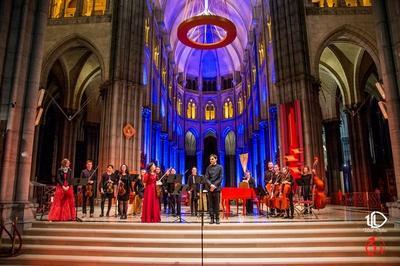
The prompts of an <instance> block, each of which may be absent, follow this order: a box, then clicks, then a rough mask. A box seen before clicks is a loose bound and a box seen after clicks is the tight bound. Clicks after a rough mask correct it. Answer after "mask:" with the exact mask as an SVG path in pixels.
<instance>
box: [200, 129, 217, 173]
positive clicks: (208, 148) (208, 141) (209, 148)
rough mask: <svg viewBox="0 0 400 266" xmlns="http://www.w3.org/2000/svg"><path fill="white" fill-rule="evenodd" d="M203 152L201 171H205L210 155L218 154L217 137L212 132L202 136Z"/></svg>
mask: <svg viewBox="0 0 400 266" xmlns="http://www.w3.org/2000/svg"><path fill="white" fill-rule="evenodd" d="M203 144H204V152H203V169H202V173H205V172H206V168H207V166H208V165H209V164H210V159H209V157H210V155H211V154H216V155H218V146H217V137H216V136H215V135H214V134H208V135H207V136H206V137H205V138H204V142H203Z"/></svg>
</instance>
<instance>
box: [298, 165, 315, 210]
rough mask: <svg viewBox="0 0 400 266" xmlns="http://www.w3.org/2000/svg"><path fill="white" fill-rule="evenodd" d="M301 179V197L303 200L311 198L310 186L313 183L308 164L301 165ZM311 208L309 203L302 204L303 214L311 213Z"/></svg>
mask: <svg viewBox="0 0 400 266" xmlns="http://www.w3.org/2000/svg"><path fill="white" fill-rule="evenodd" d="M301 180H302V182H301V183H302V186H303V199H304V200H305V201H309V200H311V188H312V185H313V178H312V174H311V171H310V168H309V167H308V166H304V167H303V171H302V173H301ZM311 212H312V211H311V208H310V206H309V204H304V214H308V213H310V214H311Z"/></svg>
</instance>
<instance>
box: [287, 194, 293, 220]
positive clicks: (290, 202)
mask: <svg viewBox="0 0 400 266" xmlns="http://www.w3.org/2000/svg"><path fill="white" fill-rule="evenodd" d="M288 199H289V209H287V210H286V213H287V215H290V216H293V213H294V204H293V192H290V193H289V194H288Z"/></svg>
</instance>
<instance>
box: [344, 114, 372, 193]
mask: <svg viewBox="0 0 400 266" xmlns="http://www.w3.org/2000/svg"><path fill="white" fill-rule="evenodd" d="M351 110H353V111H351V112H350V113H347V119H348V125H349V138H350V141H349V142H350V150H351V161H352V165H351V169H352V188H353V192H367V191H371V177H370V175H369V174H370V170H369V167H368V157H367V147H368V143H367V141H366V140H365V136H366V130H364V128H363V124H364V123H363V122H362V117H361V114H360V113H357V107H354V108H352V109H351Z"/></svg>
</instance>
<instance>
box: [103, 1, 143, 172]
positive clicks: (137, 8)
mask: <svg viewBox="0 0 400 266" xmlns="http://www.w3.org/2000/svg"><path fill="white" fill-rule="evenodd" d="M113 3H114V6H113V16H112V19H113V29H112V47H111V51H112V53H111V58H113V60H112V62H111V66H110V85H109V87H108V89H107V91H106V92H105V105H104V112H105V123H104V124H105V125H104V127H103V128H102V130H103V131H104V132H103V133H102V134H103V136H104V138H103V143H101V148H100V150H107V151H108V152H107V153H106V154H104V155H103V160H104V161H106V162H108V163H111V164H114V165H120V164H121V163H123V162H124V163H126V164H127V165H129V167H130V169H133V170H138V169H139V168H140V155H141V141H142V106H143V99H145V93H146V91H145V89H144V88H143V86H142V85H141V77H142V73H141V71H142V66H143V54H144V25H143V24H144V15H143V14H144V12H145V9H146V1H145V0H136V1H113ZM128 123H130V124H131V125H132V126H133V127H134V128H135V129H136V135H135V136H134V137H132V138H130V139H128V138H126V137H125V136H124V135H123V128H124V126H125V125H126V124H128Z"/></svg>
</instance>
